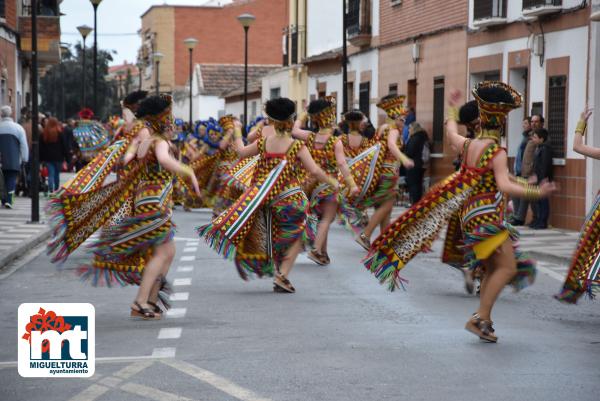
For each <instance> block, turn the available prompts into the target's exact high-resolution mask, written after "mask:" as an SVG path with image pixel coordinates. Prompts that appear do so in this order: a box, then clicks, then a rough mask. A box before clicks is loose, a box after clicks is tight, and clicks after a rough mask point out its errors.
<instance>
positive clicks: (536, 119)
mask: <svg viewBox="0 0 600 401" xmlns="http://www.w3.org/2000/svg"><path fill="white" fill-rule="evenodd" d="M543 126H544V117H542V116H541V115H539V114H534V115H532V116H531V129H532V131H535V130H536V129H540V128H543ZM530 138H531V136H530ZM536 148H537V144H535V143H534V142H533V141H531V139H530V140H528V141H527V145H526V146H525V150H524V151H523V160H522V161H521V177H523V178H525V179H527V180H529V178H530V177H531V176H533V174H534V172H533V159H534V158H535V150H536ZM518 204H519V208H518V209H516V208H514V210H515V213H516V214H515V216H514V217H513V219H512V220H511V223H512V224H513V225H515V226H522V225H523V224H525V219H527V211H528V210H529V204H530V202H529V200H527V199H521V200H519V202H518ZM532 210H533V220H532V221H534V222H535V221H537V215H536V211H535V209H533V208H532Z"/></svg>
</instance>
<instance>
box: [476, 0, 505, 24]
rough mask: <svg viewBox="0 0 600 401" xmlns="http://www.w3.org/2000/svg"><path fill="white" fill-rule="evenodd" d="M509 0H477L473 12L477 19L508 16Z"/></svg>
mask: <svg viewBox="0 0 600 401" xmlns="http://www.w3.org/2000/svg"><path fill="white" fill-rule="evenodd" d="M506 3H507V0H475V2H474V5H473V14H474V18H475V19H476V20H478V19H485V18H506Z"/></svg>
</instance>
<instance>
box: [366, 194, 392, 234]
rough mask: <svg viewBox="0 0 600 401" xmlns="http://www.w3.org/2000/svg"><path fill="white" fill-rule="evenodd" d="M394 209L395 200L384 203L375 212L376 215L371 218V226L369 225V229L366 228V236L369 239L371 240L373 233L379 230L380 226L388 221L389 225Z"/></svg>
mask: <svg viewBox="0 0 600 401" xmlns="http://www.w3.org/2000/svg"><path fill="white" fill-rule="evenodd" d="M393 207H394V199H390V200H388V201H386V202H385V203H383V204H382V205H381V206H380V207H379V208H378V209H377V210H375V213H373V216H371V219H370V220H369V224H367V227H365V231H364V234H365V236H366V237H367V238H368V239H371V235H373V231H375V228H377V226H378V225H380V224H383V222H384V221H385V220H386V219H387V224H389V218H390V214H391V212H392V208H393ZM387 224H386V226H387ZM384 228H385V226H384Z"/></svg>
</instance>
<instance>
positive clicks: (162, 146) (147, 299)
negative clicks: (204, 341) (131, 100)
mask: <svg viewBox="0 0 600 401" xmlns="http://www.w3.org/2000/svg"><path fill="white" fill-rule="evenodd" d="M171 107H172V100H171V98H170V97H168V96H153V97H150V98H147V99H145V100H143V101H142V102H141V104H140V106H139V110H138V112H137V116H138V117H139V118H140V119H141V121H142V123H143V126H142V128H141V130H140V132H139V133H138V135H137V136H136V138H141V140H139V141H138V140H134V141H132V143H131V145H130V147H129V149H128V151H127V153H126V154H125V156H124V158H123V163H124V164H125V165H126V166H127V167H126V169H125V170H124V172H123V174H122V176H121V177H120V179H119V180H118V181H116V182H113V183H110V184H106V185H94V190H92V191H82V193H80V194H78V195H76V196H61V201H62V213H61V214H59V215H56V216H55V217H62V222H61V223H62V224H60V225H61V226H62V230H63V231H62V233H57V232H56V231H55V234H59V239H61V240H62V242H63V243H64V247H65V248H66V250H65V251H64V252H63V251H62V250H61V251H60V252H59V254H58V255H57V256H62V257H66V256H65V254H66V252H67V251H70V249H71V246H72V245H73V244H78V243H80V242H79V241H81V238H82V237H84V236H85V235H86V234H89V233H90V232H93V231H94V230H95V229H97V228H98V226H99V225H101V226H102V225H105V224H106V223H107V222H108V223H109V224H108V225H106V226H105V227H104V228H103V229H102V232H101V235H100V237H99V239H98V240H97V241H95V242H94V243H93V244H92V245H90V248H91V249H92V251H93V253H94V260H93V263H92V265H90V266H82V267H81V268H80V274H81V275H82V278H83V279H84V280H91V282H92V284H93V285H97V284H101V283H106V284H107V285H112V284H114V283H119V284H121V285H130V284H136V285H139V286H140V288H139V290H138V293H137V295H136V298H135V301H134V302H133V304H132V306H131V316H132V317H140V318H143V319H157V318H160V317H161V312H162V311H161V308H160V307H159V306H158V304H157V303H158V300H159V295H160V294H159V292H160V291H161V290H165V289H166V280H165V277H166V274H167V272H168V270H169V267H170V264H171V261H172V258H173V256H174V254H175V246H174V244H173V241H172V239H173V235H174V229H175V228H174V225H173V223H172V222H171V214H172V211H171V192H172V182H173V174H174V173H177V174H180V175H181V176H185V177H188V179H189V180H190V182H191V186H192V187H194V188H195V190H196V192H197V193H199V189H198V187H197V181H196V179H195V176H194V175H193V173H192V171H191V169H190V168H189V167H187V166H185V165H183V164H181V163H179V162H178V161H177V160H176V159H174V158H173V157H172V156H171V154H170V147H169V142H168V136H170V134H171V130H172V117H171ZM88 178H91V180H90V182H91V181H93V178H94V177H88ZM130 199H133V202H132V204H129V202H128V201H129V200H130ZM55 221H56V220H55ZM60 234H62V235H60ZM61 252H62V253H61ZM161 301H162V302H163V304H164V306H165V307H167V308H168V303H167V302H166V299H165V298H161Z"/></svg>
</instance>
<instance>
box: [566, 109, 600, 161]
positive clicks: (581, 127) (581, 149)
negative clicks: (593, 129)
mask: <svg viewBox="0 0 600 401" xmlns="http://www.w3.org/2000/svg"><path fill="white" fill-rule="evenodd" d="M591 115H592V109H591V108H587V107H586V109H585V110H584V111H583V112H582V113H581V117H580V118H579V122H578V123H577V128H575V139H574V140H573V150H574V151H575V152H577V153H579V154H580V155H584V156H587V157H591V158H593V159H600V148H595V147H593V146H589V145H586V144H585V143H584V140H583V137H584V136H585V131H586V129H587V121H588V119H589V118H590V116H591Z"/></svg>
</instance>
